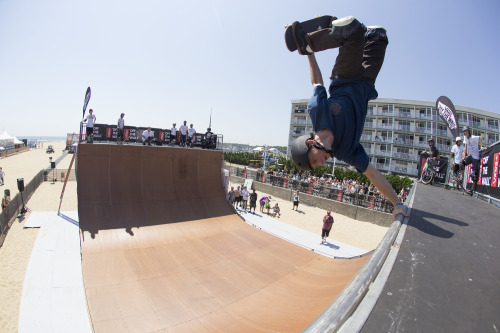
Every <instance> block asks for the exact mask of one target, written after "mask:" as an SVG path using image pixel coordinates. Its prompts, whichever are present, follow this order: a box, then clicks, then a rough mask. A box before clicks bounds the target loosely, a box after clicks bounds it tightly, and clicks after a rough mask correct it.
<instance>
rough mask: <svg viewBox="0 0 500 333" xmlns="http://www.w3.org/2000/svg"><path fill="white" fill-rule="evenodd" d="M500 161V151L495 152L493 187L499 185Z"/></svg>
mask: <svg viewBox="0 0 500 333" xmlns="http://www.w3.org/2000/svg"><path fill="white" fill-rule="evenodd" d="M499 162H500V153H495V154H493V175H492V178H491V187H498V164H499Z"/></svg>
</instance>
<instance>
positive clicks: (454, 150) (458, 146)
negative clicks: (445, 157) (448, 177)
mask: <svg viewBox="0 0 500 333" xmlns="http://www.w3.org/2000/svg"><path fill="white" fill-rule="evenodd" d="M463 154H464V146H463V145H462V138H461V137H459V136H457V138H456V139H455V144H454V145H453V147H451V159H452V161H453V176H455V177H458V173H459V172H460V173H462V171H460V162H462V155H463ZM462 176H463V173H462ZM455 177H453V188H458V184H456V182H457V181H456V180H455Z"/></svg>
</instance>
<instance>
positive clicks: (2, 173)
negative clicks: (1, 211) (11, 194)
mask: <svg viewBox="0 0 500 333" xmlns="http://www.w3.org/2000/svg"><path fill="white" fill-rule="evenodd" d="M4 177H5V171H3V169H2V167H0V181H1V182H2V186H3V184H5V178H4Z"/></svg>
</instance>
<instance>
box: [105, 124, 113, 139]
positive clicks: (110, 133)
mask: <svg viewBox="0 0 500 333" xmlns="http://www.w3.org/2000/svg"><path fill="white" fill-rule="evenodd" d="M112 136H113V129H112V128H111V127H106V139H111V137H112Z"/></svg>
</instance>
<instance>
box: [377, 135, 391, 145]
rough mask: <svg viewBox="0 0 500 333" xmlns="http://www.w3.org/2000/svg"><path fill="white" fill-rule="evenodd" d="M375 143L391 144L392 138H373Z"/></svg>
mask: <svg viewBox="0 0 500 333" xmlns="http://www.w3.org/2000/svg"><path fill="white" fill-rule="evenodd" d="M375 142H387V143H392V138H389V137H387V136H375Z"/></svg>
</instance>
